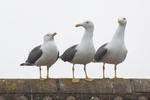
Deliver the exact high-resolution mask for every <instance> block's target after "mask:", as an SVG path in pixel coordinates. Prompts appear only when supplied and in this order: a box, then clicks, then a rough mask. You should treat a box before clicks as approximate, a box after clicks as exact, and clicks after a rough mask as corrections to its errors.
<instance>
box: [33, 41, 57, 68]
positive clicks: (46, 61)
mask: <svg viewBox="0 0 150 100" xmlns="http://www.w3.org/2000/svg"><path fill="white" fill-rule="evenodd" d="M41 49H42V52H43V53H42V56H41V57H40V58H39V59H38V60H37V61H36V65H37V66H51V65H52V64H54V63H55V62H56V59H57V56H58V50H57V47H56V45H55V43H54V42H47V43H45V44H44V45H42V46H41Z"/></svg>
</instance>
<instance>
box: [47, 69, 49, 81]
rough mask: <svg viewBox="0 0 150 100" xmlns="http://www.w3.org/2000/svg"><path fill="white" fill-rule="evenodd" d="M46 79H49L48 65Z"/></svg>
mask: <svg viewBox="0 0 150 100" xmlns="http://www.w3.org/2000/svg"><path fill="white" fill-rule="evenodd" d="M47 79H49V67H48V66H47Z"/></svg>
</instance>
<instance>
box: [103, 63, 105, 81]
mask: <svg viewBox="0 0 150 100" xmlns="http://www.w3.org/2000/svg"><path fill="white" fill-rule="evenodd" d="M103 79H105V63H103Z"/></svg>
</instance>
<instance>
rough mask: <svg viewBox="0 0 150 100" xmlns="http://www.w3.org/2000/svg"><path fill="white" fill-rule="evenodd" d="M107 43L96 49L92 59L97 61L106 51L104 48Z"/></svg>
mask: <svg viewBox="0 0 150 100" xmlns="http://www.w3.org/2000/svg"><path fill="white" fill-rule="evenodd" d="M106 45H107V43H105V44H103V45H102V46H101V47H100V48H99V49H98V50H97V51H96V54H95V56H94V60H95V61H97V62H99V61H100V60H101V59H102V58H103V57H104V56H105V54H106V53H107V48H105V46H106Z"/></svg>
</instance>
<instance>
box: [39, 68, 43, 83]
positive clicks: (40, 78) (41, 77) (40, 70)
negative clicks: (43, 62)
mask: <svg viewBox="0 0 150 100" xmlns="http://www.w3.org/2000/svg"><path fill="white" fill-rule="evenodd" d="M39 68H40V80H43V78H42V75H41V66H40V67H39Z"/></svg>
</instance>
